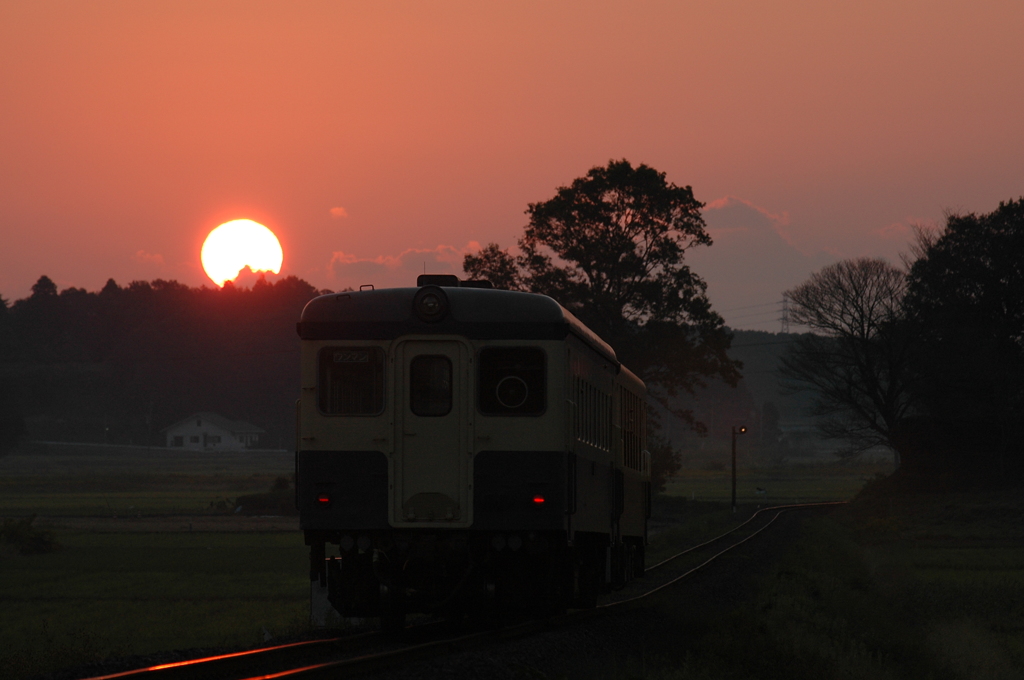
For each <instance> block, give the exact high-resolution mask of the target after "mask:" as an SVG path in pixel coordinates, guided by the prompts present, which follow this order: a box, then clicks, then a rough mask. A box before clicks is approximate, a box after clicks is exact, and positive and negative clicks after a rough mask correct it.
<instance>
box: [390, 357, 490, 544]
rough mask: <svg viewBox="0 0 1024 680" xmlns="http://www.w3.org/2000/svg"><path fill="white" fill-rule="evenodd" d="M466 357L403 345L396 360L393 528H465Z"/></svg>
mask: <svg viewBox="0 0 1024 680" xmlns="http://www.w3.org/2000/svg"><path fill="white" fill-rule="evenodd" d="M471 356H472V355H471V353H470V349H469V347H467V346H466V345H465V344H464V343H462V342H459V341H456V340H406V341H403V342H401V343H399V345H398V347H397V348H396V354H395V367H396V370H395V379H396V383H397V384H396V386H395V387H396V389H395V398H396V403H395V453H396V454H397V455H396V456H395V466H394V474H395V477H394V481H395V487H394V494H393V496H392V518H393V524H394V525H406V526H422V525H424V524H428V525H434V526H437V525H438V524H441V525H445V526H468V524H469V522H470V521H471V519H472V518H471V517H470V508H471V505H472V504H471V499H470V497H469V488H468V487H469V455H468V452H469V450H470V446H469V445H470V434H471V433H470V432H469V413H470V411H469V409H470V408H471V404H470V380H469V373H470V371H469V363H470V357H471Z"/></svg>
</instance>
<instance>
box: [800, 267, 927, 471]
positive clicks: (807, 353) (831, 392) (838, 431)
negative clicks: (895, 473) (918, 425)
mask: <svg viewBox="0 0 1024 680" xmlns="http://www.w3.org/2000/svg"><path fill="white" fill-rule="evenodd" d="M906 288H907V280H906V274H905V273H904V272H903V271H901V270H899V269H897V268H896V267H894V266H892V265H890V264H889V263H888V262H886V261H885V260H880V259H870V258H859V259H855V260H844V261H842V262H838V263H836V264H832V265H829V266H827V267H825V268H824V269H822V270H821V271H819V272H817V273H815V274H813V275H812V276H811V277H810V278H809V279H808V280H807V281H805V282H804V283H802V284H801V285H799V286H797V287H796V288H794V289H792V290H790V291H787V293H786V296H787V297H788V298H789V299H790V301H791V302H792V307H791V308H790V320H791V321H792V322H794V323H799V324H803V325H806V326H808V327H809V328H810V329H811V333H808V334H805V335H803V336H801V337H800V338H799V339H797V340H796V342H795V343H794V344H793V346H792V347H791V348H790V349H789V350H788V351H787V352H786V354H784V355H783V358H782V361H781V367H780V372H781V374H782V377H783V379H784V380H785V383H786V384H787V386H788V387H789V388H790V389H792V390H794V391H796V390H801V389H808V388H809V389H811V390H813V391H814V392H815V394H816V399H815V402H814V410H813V413H814V415H816V416H818V417H819V422H818V426H819V429H820V430H821V431H822V433H823V434H824V435H825V436H826V437H829V438H833V439H840V440H843V441H845V442H846V443H847V446H846V447H845V448H844V449H843V451H842V452H841V454H840V455H843V454H846V455H853V454H856V453H859V452H861V451H864V450H866V449H869V448H871V447H873V446H877V445H884V446H887V447H889V448H890V449H892V450H893V452H894V454H895V457H896V463H897V465H899V458H900V444H901V439H900V432H899V427H900V424H901V422H902V421H903V420H904V418H906V417H907V415H908V413H909V411H910V409H911V406H912V399H911V395H910V391H909V390H908V387H909V382H910V378H909V376H910V372H909V359H910V353H911V342H912V338H911V337H910V333H909V332H908V328H907V324H906V323H905V317H904V313H903V298H904V295H905V294H906Z"/></svg>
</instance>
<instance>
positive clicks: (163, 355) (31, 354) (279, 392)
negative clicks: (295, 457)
mask: <svg viewBox="0 0 1024 680" xmlns="http://www.w3.org/2000/svg"><path fill="white" fill-rule="evenodd" d="M320 292H321V291H318V290H317V289H316V288H314V287H313V286H311V285H310V284H308V283H306V282H305V281H302V280H300V279H298V278H295V277H287V278H284V279H281V280H279V281H277V282H274V283H268V282H267V281H266V280H264V279H260V280H258V281H257V282H256V283H255V285H254V286H253V287H252V288H251V289H247V288H236V287H234V286H233V285H230V284H227V285H225V286H224V287H223V288H220V289H216V288H214V289H211V288H206V287H202V288H190V287H188V286H186V285H184V284H181V283H178V282H176V281H163V280H156V281H152V282H146V281H134V282H132V283H130V284H128V285H127V286H119V285H118V284H117V283H116V282H115V281H113V280H109V281H108V282H107V284H106V285H105V286H104V287H103V288H102V289H101V290H100V291H98V292H89V291H86V290H83V289H81V288H68V289H65V290H63V291H59V292H58V290H57V286H56V285H55V284H54V283H53V281H52V280H51V279H50V278H48V277H46V276H42V277H40V279H39V280H38V281H37V282H36V284H35V285H34V286H32V293H31V295H30V296H28V297H27V298H24V299H22V300H18V301H16V302H14V303H13V304H10V303H8V302H7V301H4V300H2V298H0V446H4V447H8V448H9V447H10V446H12V445H13V444H14V442H15V441H16V440H17V439H18V438H19V437H23V436H29V437H31V438H33V439H43V440H46V439H53V440H63V441H79V442H106V443H116V444H129V443H132V444H139V445H145V444H162V442H163V438H162V436H161V434H160V430H161V429H163V428H164V427H166V426H168V425H170V424H172V423H174V422H175V421H176V420H178V419H180V418H184V417H187V416H188V415H190V414H191V413H194V412H197V411H214V412H217V413H220V414H222V415H224V416H226V417H229V418H233V419H240V420H248V421H251V422H253V423H254V424H256V425H258V426H260V427H261V428H263V429H265V430H267V435H265V436H264V437H263V438H262V441H261V445H263V446H268V447H278V446H284V447H290V446H291V444H292V439H293V438H294V423H293V420H294V416H293V414H294V404H295V399H296V398H297V395H298V392H299V376H298V350H299V342H298V336H297V335H296V332H295V322H296V321H297V320H298V318H299V315H300V313H301V311H302V307H303V306H304V305H305V304H306V302H307V301H309V300H310V299H311V298H313V297H315V296H316V295H318V294H319V293H320Z"/></svg>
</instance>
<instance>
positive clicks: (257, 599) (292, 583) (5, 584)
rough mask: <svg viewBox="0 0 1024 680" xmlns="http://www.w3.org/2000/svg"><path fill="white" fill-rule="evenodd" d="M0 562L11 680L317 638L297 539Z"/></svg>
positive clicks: (0, 672) (4, 673)
mask: <svg viewBox="0 0 1024 680" xmlns="http://www.w3.org/2000/svg"><path fill="white" fill-rule="evenodd" d="M57 539H58V541H59V543H60V545H61V548H60V549H59V550H58V551H56V552H52V553H49V554H44V555H26V556H22V555H18V554H15V553H14V551H13V550H10V549H5V550H4V553H3V555H2V559H0V603H2V607H3V615H2V616H0V639H3V640H4V644H3V646H2V647H3V651H0V677H3V678H13V677H25V676H28V675H31V674H36V673H39V672H43V671H48V670H53V669H58V668H63V667H67V666H76V665H81V664H85V663H89V662H92V661H96V660H100V659H103V658H105V657H108V656H111V655H113V656H123V655H134V654H147V653H150V652H154V651H159V650H166V649H188V648H196V647H203V648H209V647H225V646H226V647H238V646H248V645H255V644H257V643H260V642H262V640H263V637H262V636H263V630H264V628H265V629H266V630H267V631H269V632H270V633H271V634H272V635H274V636H280V635H288V634H293V633H296V632H299V631H302V630H305V629H306V617H307V616H308V592H309V580H308V569H309V558H308V552H307V549H306V548H305V546H304V545H303V542H302V535H301V534H300V533H298V532H288V533H235V534H228V533H161V534H135V533H102V534H97V533H70V532H58V533H57Z"/></svg>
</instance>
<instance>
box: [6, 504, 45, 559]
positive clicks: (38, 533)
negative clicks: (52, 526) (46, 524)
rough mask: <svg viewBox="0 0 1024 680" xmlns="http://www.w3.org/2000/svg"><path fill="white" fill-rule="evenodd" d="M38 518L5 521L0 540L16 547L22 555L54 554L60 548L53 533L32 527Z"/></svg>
mask: <svg viewBox="0 0 1024 680" xmlns="http://www.w3.org/2000/svg"><path fill="white" fill-rule="evenodd" d="M35 519H36V516H35V515H34V514H33V515H30V516H29V517H26V518H24V519H17V520H15V519H5V520H4V526H3V528H2V529H0V538H2V539H3V540H4V541H5V542H7V543H9V544H11V545H12V546H14V547H15V548H16V549H17V550H18V552H19V553H21V554H22V555H40V554H42V553H48V552H53V551H54V550H56V549H57V548H59V547H60V544H59V543H57V538H56V536H54V533H53V532H52V531H47V530H46V529H37V528H36V527H34V526H32V522H34V521H35Z"/></svg>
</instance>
